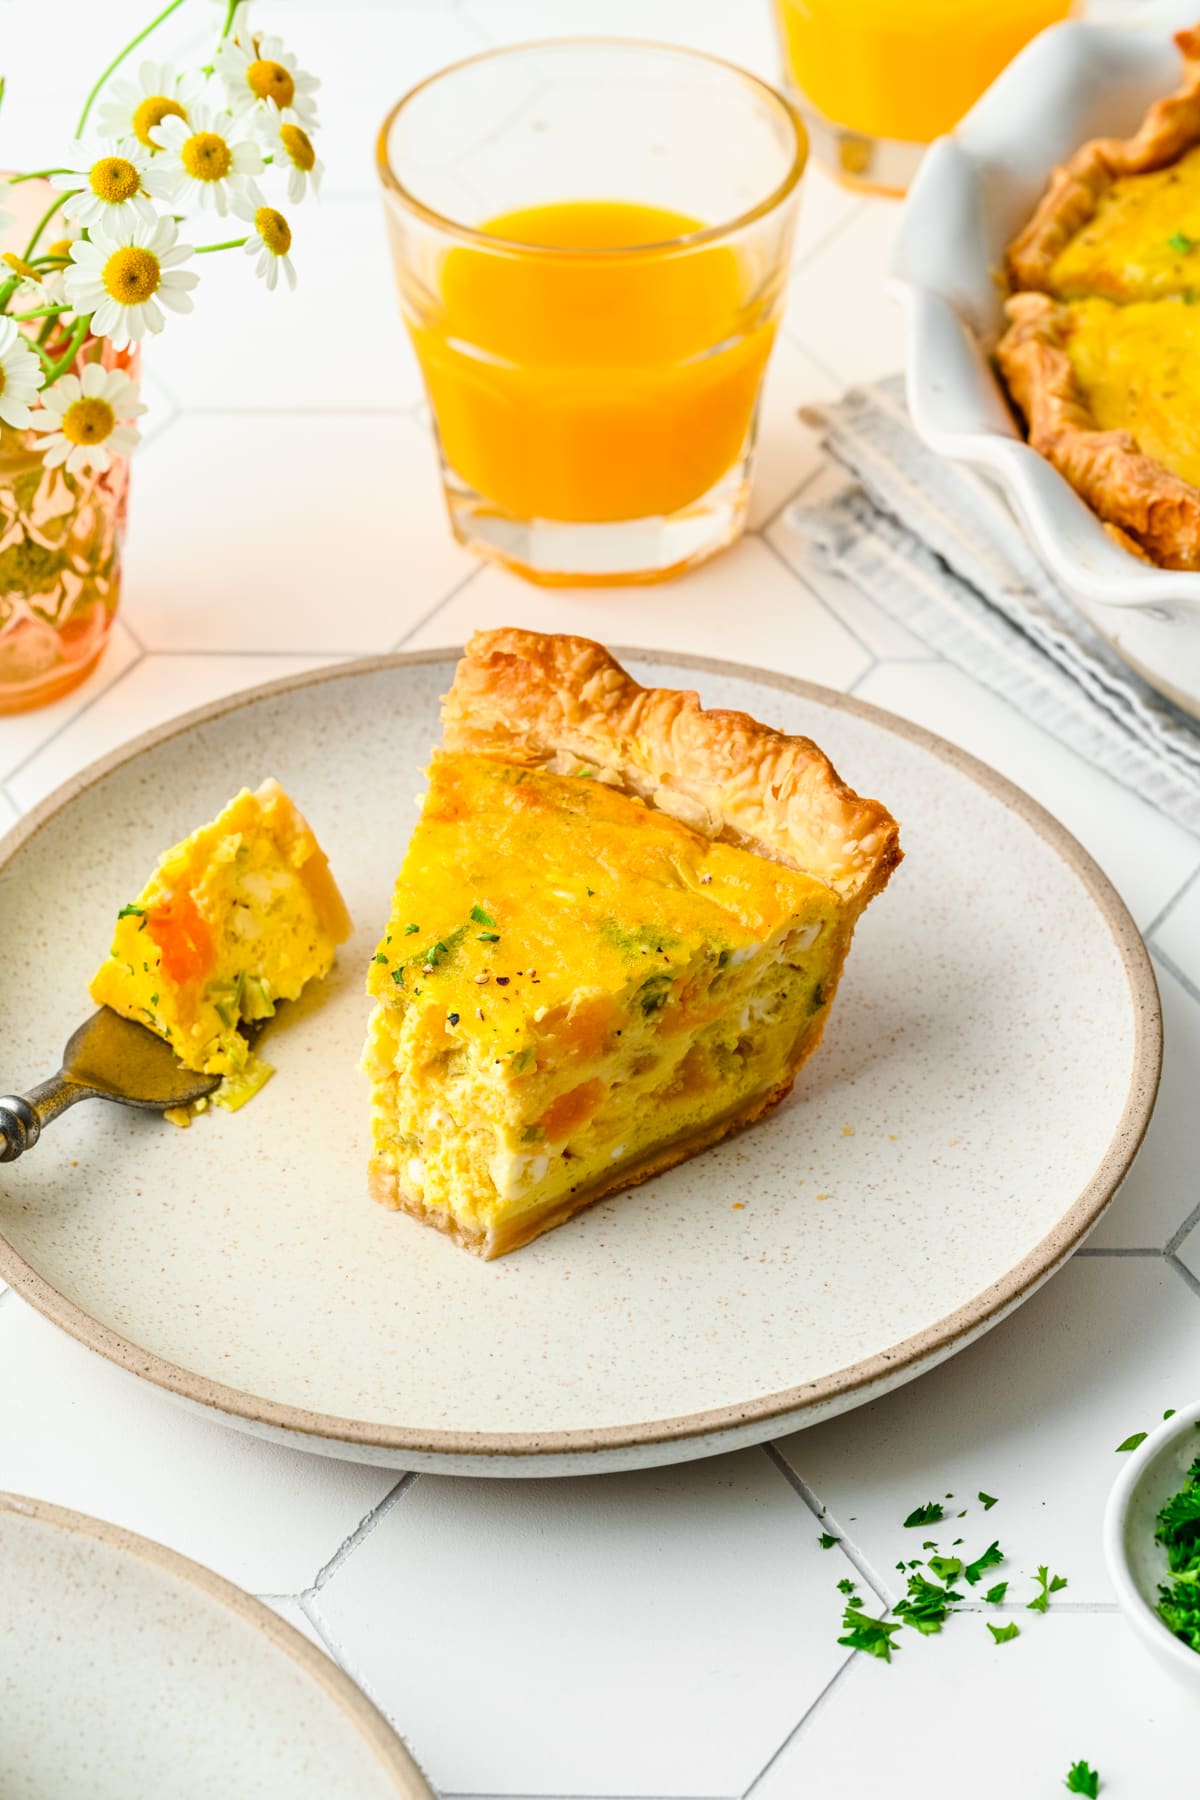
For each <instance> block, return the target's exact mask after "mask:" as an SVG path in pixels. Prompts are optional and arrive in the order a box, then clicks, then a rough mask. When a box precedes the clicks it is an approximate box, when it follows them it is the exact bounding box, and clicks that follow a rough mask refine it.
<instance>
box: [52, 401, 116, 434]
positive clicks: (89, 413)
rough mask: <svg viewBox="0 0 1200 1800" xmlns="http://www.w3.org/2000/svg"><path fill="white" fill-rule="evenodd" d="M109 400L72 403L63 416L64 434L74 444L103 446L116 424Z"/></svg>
mask: <svg viewBox="0 0 1200 1800" xmlns="http://www.w3.org/2000/svg"><path fill="white" fill-rule="evenodd" d="M116 422H117V419H116V414H115V413H114V412H113V409H112V407H111V406H110V405H109V404H108V401H107V400H89V399H87V398H84V399H82V400H75V401H72V403H71V405H70V406H68V408H67V410H66V412H65V413H64V414H63V416H62V434H63V436H64V437H65V438H68V439H69V440H70V442H71V443H72V444H102V443H103V442H104V440H105V438H106V437H108V436H109V434H110V432H111V431H112V429H113V427H114V425H115V424H116Z"/></svg>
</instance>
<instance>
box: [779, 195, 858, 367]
mask: <svg viewBox="0 0 1200 1800" xmlns="http://www.w3.org/2000/svg"><path fill="white" fill-rule="evenodd" d="M801 204H803V202H801ZM869 206H870V201H869V200H865V199H864V200H859V201H857V202H856V203H855V204H854V205H853V206H850V207H847V209H846V211H845V213H843V215H842V217H841V218H840V219H835V220H834V222H833V224H832V225H831V226H830V227H829V230H828V231H825V232H823V233H822V234H821V236H820V237H819V238H818V239H817V241H816V243H814V244H810V245H809V247H808V249H807V250H806V251H805V252H804V254H803V256H799V257H797V258H796V259H795V260H794V261H793V262H792V264H791V265H790V267H789V270H788V285H789V286H790V285H791V278H792V276H793V275H795V274H796V272H797V270H799V269H807V268H808V265H809V264H810V263H812V262H815V261H816V259H817V257H818V256H824V254H825V252H826V250H827V249H828V248H829V246H830V244H833V243H835V242H836V241H837V239H838V238H840V237H841V235H842V233H843V231H848V230H849V228H850V226H851V225H853V223H854V221H855V220H856V219H861V218H862V217H863V215H864V214H865V213H866V211H867V210H868V208H869ZM789 336H790V333H789ZM810 355H811V352H810Z"/></svg>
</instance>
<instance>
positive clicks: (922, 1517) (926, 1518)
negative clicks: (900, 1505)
mask: <svg viewBox="0 0 1200 1800" xmlns="http://www.w3.org/2000/svg"><path fill="white" fill-rule="evenodd" d="M945 1516H946V1515H945V1513H944V1512H943V1510H942V1503H941V1501H940V1500H927V1501H926V1502H925V1505H924V1506H917V1507H914V1509H913V1511H912V1512H910V1513H909V1515H908V1517H907V1519H905V1521H904V1523H905V1525H906V1526H912V1525H936V1524H937V1522H938V1520H939V1519H944V1518H945Z"/></svg>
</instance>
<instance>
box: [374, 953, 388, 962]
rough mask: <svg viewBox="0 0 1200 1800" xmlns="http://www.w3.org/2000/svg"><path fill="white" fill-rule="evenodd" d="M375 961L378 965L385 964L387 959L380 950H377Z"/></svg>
mask: <svg viewBox="0 0 1200 1800" xmlns="http://www.w3.org/2000/svg"><path fill="white" fill-rule="evenodd" d="M375 961H376V962H378V963H385V962H387V961H388V958H387V956H386V955H385V953H384V952H383V951H382V950H377V951H376V952H375Z"/></svg>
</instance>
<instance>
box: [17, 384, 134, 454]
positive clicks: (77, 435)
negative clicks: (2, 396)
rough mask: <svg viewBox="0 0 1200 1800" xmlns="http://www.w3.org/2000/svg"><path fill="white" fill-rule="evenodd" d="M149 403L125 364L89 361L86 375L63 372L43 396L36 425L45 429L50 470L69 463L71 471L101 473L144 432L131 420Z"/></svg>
mask: <svg viewBox="0 0 1200 1800" xmlns="http://www.w3.org/2000/svg"><path fill="white" fill-rule="evenodd" d="M145 410H146V408H145V407H144V406H143V405H142V404H141V402H140V401H139V399H138V385H137V382H136V381H132V380H131V379H130V377H129V376H128V375H126V373H125V371H124V370H123V369H105V368H103V367H102V366H101V365H100V363H88V365H87V367H86V368H85V369H84V371H83V375H82V377H81V376H78V375H61V376H60V377H59V379H58V380H57V381H56V382H55V383H54V386H53V387H51V388H47V389H46V392H45V393H44V394H43V395H42V410H41V411H39V412H38V413H36V414H35V415H34V421H33V429H34V430H35V431H37V432H40V433H42V442H41V444H40V445H39V446H38V447H39V449H40V450H41V452H42V459H43V461H44V462H45V464H46V467H47V468H48V469H56V468H57V467H58V466H59V464H60V463H66V465H67V473H68V474H70V475H82V474H83V472H84V470H85V469H94V470H95V471H96V473H97V474H98V475H103V473H104V471H105V470H106V469H107V468H108V466H109V464H110V463H111V462H112V459H113V457H114V456H128V455H129V453H130V451H131V450H132V449H133V447H134V445H135V444H136V443H137V442H138V441H139V439H140V437H141V433H140V432H139V431H138V428H137V426H136V425H134V424H133V423H132V420H134V419H136V418H137V417H138V416H139V415H140V414H141V413H144V412H145Z"/></svg>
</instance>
